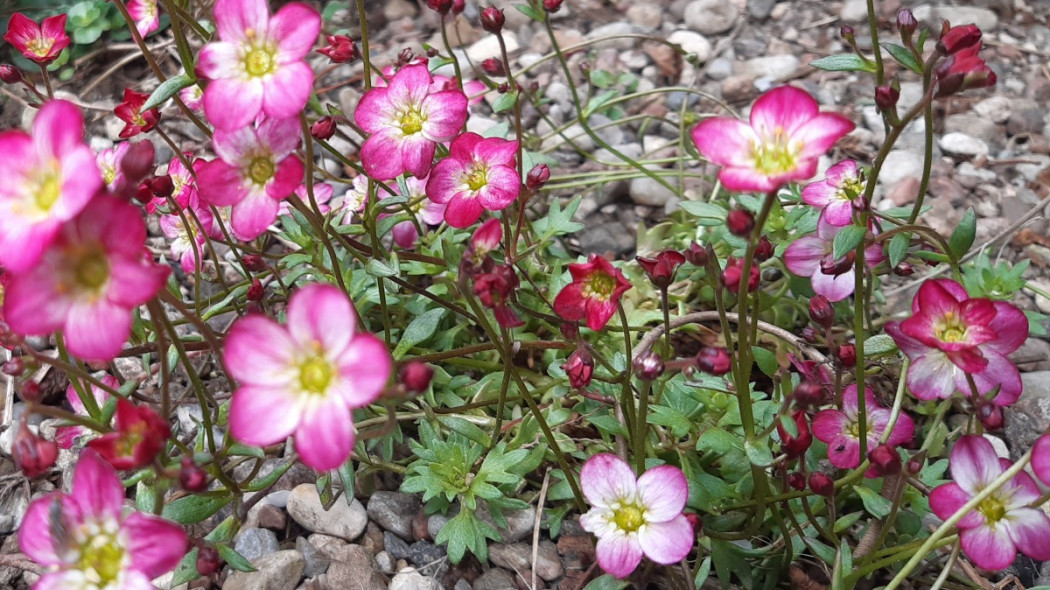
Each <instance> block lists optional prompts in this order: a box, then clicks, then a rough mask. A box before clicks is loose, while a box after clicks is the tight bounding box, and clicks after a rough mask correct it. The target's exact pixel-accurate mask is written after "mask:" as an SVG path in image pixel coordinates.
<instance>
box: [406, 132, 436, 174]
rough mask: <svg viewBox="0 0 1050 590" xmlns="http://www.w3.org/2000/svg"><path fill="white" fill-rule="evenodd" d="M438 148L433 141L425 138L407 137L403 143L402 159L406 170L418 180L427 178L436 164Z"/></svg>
mask: <svg viewBox="0 0 1050 590" xmlns="http://www.w3.org/2000/svg"><path fill="white" fill-rule="evenodd" d="M435 150H436V146H435V144H434V142H433V141H429V140H427V139H424V138H423V137H419V136H416V137H406V138H405V140H404V141H403V142H402V143H401V157H402V158H403V159H404V163H405V169H406V170H408V171H409V172H411V173H412V175H413V176H415V177H416V178H426V176H427V175H428V174H430V168H431V167H432V166H433V164H434V152H435Z"/></svg>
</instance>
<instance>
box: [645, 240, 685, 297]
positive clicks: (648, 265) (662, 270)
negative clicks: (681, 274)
mask: <svg viewBox="0 0 1050 590" xmlns="http://www.w3.org/2000/svg"><path fill="white" fill-rule="evenodd" d="M636 260H637V261H638V264H639V265H641V267H642V270H644V271H645V275H646V276H647V277H649V280H650V281H651V282H652V283H653V284H654V285H656V287H657V288H659V289H666V288H667V286H668V285H670V284H671V282H672V281H674V275H675V273H676V272H677V271H678V267H679V266H681V265H683V264H685V256H683V255H682V253H681V252H678V251H677V250H664V251H663V252H660V253H659V254H657V255H656V258H649V257H646V256H638V257H637V258H636Z"/></svg>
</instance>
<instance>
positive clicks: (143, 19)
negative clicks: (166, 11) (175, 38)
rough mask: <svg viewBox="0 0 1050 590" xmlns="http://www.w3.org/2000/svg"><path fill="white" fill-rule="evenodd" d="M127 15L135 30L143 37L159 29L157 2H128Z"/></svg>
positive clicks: (152, 0)
mask: <svg viewBox="0 0 1050 590" xmlns="http://www.w3.org/2000/svg"><path fill="white" fill-rule="evenodd" d="M128 13H129V14H131V18H132V19H133V20H134V21H135V30H137V31H138V32H139V35H141V36H143V37H145V36H146V35H149V34H150V33H152V32H153V31H156V30H157V29H159V28H160V10H158V9H157V0H130V1H129V2H128Z"/></svg>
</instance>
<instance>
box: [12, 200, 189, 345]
mask: <svg viewBox="0 0 1050 590" xmlns="http://www.w3.org/2000/svg"><path fill="white" fill-rule="evenodd" d="M145 246H146V224H145V222H144V221H143V220H142V216H141V215H140V213H139V210H138V209H136V208H135V207H134V206H132V205H130V204H128V203H126V202H123V201H120V200H118V199H117V198H116V197H111V196H107V195H99V196H98V197H96V198H95V199H94V200H93V201H92V202H91V206H90V207H88V208H86V209H85V210H84V211H83V212H81V213H80V215H78V216H77V217H76V218H75V219H73V220H72V221H69V222H66V223H65V224H63V225H62V226H61V228H60V230H59V233H58V235H57V236H56V237H55V241H54V242H53V243H52V244H51V246H50V247H49V248H48V249H47V251H46V252H44V255H43V257H42V258H41V260H40V262H39V264H37V265H36V266H34V267H33V268H31V269H29V270H27V271H25V272H21V273H15V274H14V275H13V276H12V277H11V280H10V283H9V284H8V285H7V291H6V293H5V294H4V301H3V305H4V318H5V319H6V320H7V323H8V324H9V325H10V326H11V329H12V330H14V331H15V332H17V333H19V334H23V335H30V334H34V335H45V334H50V333H52V332H55V331H57V330H62V333H63V334H64V335H65V339H66V345H67V346H68V347H69V351H70V352H71V353H73V354H74V355H76V356H77V357H79V358H81V359H84V360H89V361H108V360H111V359H112V358H113V357H115V356H116V355H117V354H118V353H119V352H120V349H121V348H122V347H123V345H124V342H125V341H127V339H128V336H129V335H131V315H132V314H131V312H132V310H133V309H134V308H136V307H138V306H139V305H142V304H143V303H145V302H147V301H149V300H150V299H152V298H153V296H154V295H156V293H157V291H159V290H160V289H161V288H162V287H163V286H164V282H165V280H166V279H167V277H168V273H169V272H170V269H169V268H168V267H166V266H161V265H158V264H154V263H153V261H152V260H148V259H147V258H146V256H147V251H146V249H145Z"/></svg>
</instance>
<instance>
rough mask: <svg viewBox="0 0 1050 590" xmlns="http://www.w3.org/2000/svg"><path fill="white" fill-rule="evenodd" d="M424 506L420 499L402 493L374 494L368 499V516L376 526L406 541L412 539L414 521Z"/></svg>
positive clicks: (380, 492)
mask: <svg viewBox="0 0 1050 590" xmlns="http://www.w3.org/2000/svg"><path fill="white" fill-rule="evenodd" d="M420 507H422V504H421V503H420V501H419V497H418V496H415V495H412V494H403V493H401V492H383V491H379V492H374V493H373V494H372V497H370V498H369V499H368V508H367V511H368V516H369V517H371V518H372V520H373V521H375V523H376V524H378V525H379V526H381V527H383V528H384V529H386V530H388V531H390V532H392V533H394V534H396V535H397V536H399V537H401V538H402V539H405V540H410V539H411V538H412V519H413V518H415V516H416V513H418V512H419V509H420Z"/></svg>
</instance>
